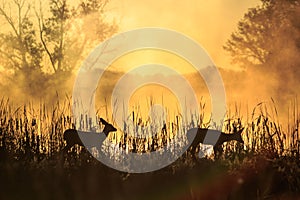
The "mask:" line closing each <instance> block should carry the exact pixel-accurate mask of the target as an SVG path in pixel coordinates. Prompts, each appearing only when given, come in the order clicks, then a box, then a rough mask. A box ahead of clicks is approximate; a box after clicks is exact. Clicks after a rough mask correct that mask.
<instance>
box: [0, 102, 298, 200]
mask: <svg viewBox="0 0 300 200" xmlns="http://www.w3.org/2000/svg"><path fill="white" fill-rule="evenodd" d="M69 102H70V101H69V100H68V99H66V101H65V102H57V104H56V105H54V106H51V107H47V106H46V105H44V104H40V105H39V107H38V108H36V107H34V106H33V105H31V104H28V105H24V106H21V107H17V108H14V106H13V105H12V103H10V102H9V100H6V99H2V100H1V102H0V137H1V144H0V174H1V175H0V177H1V180H0V184H1V192H0V198H1V199H199V198H200V199H208V198H209V199H227V198H229V199H265V198H272V199H274V198H275V199H276V198H279V199H296V198H299V197H300V157H299V155H300V142H299V141H300V140H299V139H300V136H299V133H298V126H299V120H298V113H297V110H296V109H294V111H293V112H292V113H291V117H290V119H289V126H288V127H287V128H286V131H285V130H284V129H283V128H282V127H281V126H280V124H279V122H278V121H277V111H276V109H275V107H272V106H268V105H264V104H259V105H257V107H255V108H254V109H253V112H252V114H251V116H249V117H247V119H243V118H242V117H241V116H239V114H238V112H237V111H236V112H233V113H232V114H230V113H228V116H227V119H226V121H225V124H224V127H223V130H224V131H226V132H233V130H234V129H236V128H240V127H245V129H244V132H243V139H244V141H245V144H244V145H241V144H238V143H235V142H229V143H227V144H224V145H223V154H222V156H220V157H219V158H217V159H216V158H214V157H213V156H212V155H211V156H210V155H207V156H206V157H205V158H202V159H196V160H195V159H193V157H192V156H191V155H190V153H189V152H186V153H185V154H184V155H183V156H182V157H180V158H179V159H178V160H177V161H176V162H175V163H172V164H171V165H170V166H168V167H166V168H163V169H161V170H158V171H155V172H150V173H145V174H128V173H124V172H118V171H116V170H114V169H111V168H109V167H107V166H105V165H103V164H101V163H100V162H98V161H97V160H96V159H94V158H93V157H92V156H91V155H90V154H89V153H88V152H87V151H86V150H84V149H81V148H79V147H75V148H73V149H72V150H71V151H70V152H69V153H68V154H62V153H61V149H62V148H63V147H64V145H65V144H64V141H63V138H62V133H63V132H64V130H65V129H67V128H71V127H72V126H73V119H72V117H71V116H72V115H71V112H70V103H69ZM135 117H136V119H135V118H134V120H133V121H136V123H137V124H138V123H140V120H137V119H138V118H137V117H138V116H137V115H135ZM201 119H203V115H202V114H201V115H200V116H199V120H197V125H198V126H204V125H205V124H204V123H203V121H202V120H201ZM176 123H177V126H178V122H176V121H175V122H174V124H175V125H176ZM170 124H171V123H170ZM168 131H170V128H169V129H168ZM113 139H115V137H114V136H112V137H111V138H109V140H113Z"/></svg>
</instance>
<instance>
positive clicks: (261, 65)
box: [224, 0, 300, 105]
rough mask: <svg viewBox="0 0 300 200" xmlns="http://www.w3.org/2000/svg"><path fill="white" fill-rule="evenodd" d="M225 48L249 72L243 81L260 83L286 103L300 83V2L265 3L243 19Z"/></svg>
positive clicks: (264, 0) (270, 0)
mask: <svg viewBox="0 0 300 200" xmlns="http://www.w3.org/2000/svg"><path fill="white" fill-rule="evenodd" d="M224 49H225V50H226V51H227V52H229V54H230V55H231V58H232V62H233V63H234V64H237V65H239V66H241V67H242V68H244V70H246V71H247V75H248V76H249V77H247V78H245V77H244V78H243V80H245V79H248V80H252V81H253V82H258V81H259V82H260V84H261V85H262V86H263V87H266V89H267V91H268V94H269V95H270V97H273V98H275V99H276V100H277V101H279V102H280V103H281V104H282V105H284V104H286V103H287V102H288V101H287V100H289V99H290V98H292V97H294V96H295V95H296V94H297V93H298V91H299V84H300V79H299V76H300V68H299V66H300V57H299V55H300V1H299V0H262V1H261V5H260V6H257V7H255V8H251V9H249V10H248V12H247V13H246V14H245V15H244V17H243V18H242V19H241V20H240V22H239V23H238V27H237V31H235V32H233V33H232V35H231V37H230V39H229V40H228V41H227V43H226V44H225V45H224ZM263 76H264V78H263ZM260 77H262V78H260ZM266 77H268V78H266ZM240 82H242V80H240ZM252 90H253V87H252V88H250V90H249V91H252ZM256 94H257V93H256Z"/></svg>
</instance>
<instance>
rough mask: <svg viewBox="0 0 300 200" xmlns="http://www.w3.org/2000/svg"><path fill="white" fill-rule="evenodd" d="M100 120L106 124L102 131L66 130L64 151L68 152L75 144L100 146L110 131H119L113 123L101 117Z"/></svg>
mask: <svg viewBox="0 0 300 200" xmlns="http://www.w3.org/2000/svg"><path fill="white" fill-rule="evenodd" d="M100 122H101V123H102V124H103V125H104V129H103V131H102V133H96V132H84V131H77V130H75V129H68V130H66V131H65V132H64V140H65V141H66V143H67V145H66V146H65V147H64V149H63V151H64V152H67V151H68V150H69V149H70V148H71V147H73V146H74V145H75V144H78V145H79V146H86V147H87V148H92V147H96V148H97V147H99V148H100V147H101V145H102V143H103V142H104V140H105V139H106V137H107V136H108V134H109V133H110V132H113V131H117V129H116V128H115V127H114V126H113V125H111V124H110V123H108V122H107V121H105V120H104V119H102V118H100Z"/></svg>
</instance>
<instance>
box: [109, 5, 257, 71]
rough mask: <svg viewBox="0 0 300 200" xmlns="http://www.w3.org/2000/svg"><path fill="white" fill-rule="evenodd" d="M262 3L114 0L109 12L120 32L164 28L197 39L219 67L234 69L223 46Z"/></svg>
mask: <svg viewBox="0 0 300 200" xmlns="http://www.w3.org/2000/svg"><path fill="white" fill-rule="evenodd" d="M259 2H260V1H259V0H245V1H241V0H211V1H207V0H187V1H175V0H160V1H158V0H155V1H145V0H126V1H124V0H112V1H111V2H110V5H109V8H108V10H109V12H112V13H113V16H115V17H116V19H117V22H118V23H119V27H120V31H119V32H122V31H128V30H131V29H136V28H141V27H164V28H168V29H173V30H176V31H178V32H180V33H183V34H185V35H187V36H188V37H191V38H193V39H194V40H196V41H197V42H198V43H199V44H200V45H202V47H203V48H205V49H206V51H207V52H208V53H209V55H210V56H211V57H212V59H213V61H214V63H215V64H216V65H217V66H219V67H224V68H232V67H231V66H230V59H229V56H226V54H225V52H224V51H223V49H222V45H224V44H225V42H226V40H227V39H228V38H229V37H230V34H231V33H232V31H234V30H235V29H236V26H237V23H238V21H239V20H240V19H241V18H242V17H243V15H244V13H245V12H246V11H247V10H248V8H250V7H254V6H257V5H259Z"/></svg>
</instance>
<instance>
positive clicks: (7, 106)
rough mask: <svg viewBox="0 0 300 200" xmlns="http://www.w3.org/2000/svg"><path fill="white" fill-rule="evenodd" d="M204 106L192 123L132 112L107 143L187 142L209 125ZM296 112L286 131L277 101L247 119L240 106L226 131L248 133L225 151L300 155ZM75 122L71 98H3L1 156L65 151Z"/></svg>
mask: <svg viewBox="0 0 300 200" xmlns="http://www.w3.org/2000/svg"><path fill="white" fill-rule="evenodd" d="M200 108H201V110H200V114H199V116H191V119H192V121H190V122H187V121H184V120H183V119H182V118H183V116H182V115H181V114H180V113H179V114H178V115H176V116H173V117H170V116H168V118H167V120H168V121H164V122H163V121H162V122H161V123H159V124H153V123H151V119H146V120H145V119H142V118H141V116H140V114H139V111H138V110H132V112H131V115H130V116H128V118H127V120H126V121H125V120H124V126H123V127H121V130H119V131H118V132H117V133H113V134H110V136H109V138H108V140H107V144H109V143H113V144H115V145H116V144H118V145H119V146H124V147H125V148H126V151H127V152H128V151H131V150H133V148H136V149H137V150H138V151H140V152H145V151H147V150H149V149H150V147H152V148H153V147H154V148H155V149H159V148H160V147H162V146H164V145H166V144H167V145H169V147H170V148H175V147H174V145H173V146H172V145H171V144H174V141H175V143H176V144H177V145H179V146H183V145H185V143H186V141H185V140H186V137H185V134H184V133H185V132H186V131H187V130H188V129H189V128H192V127H208V125H209V122H205V121H204V118H205V113H204V110H205V104H203V103H202V104H200ZM106 110H107V109H106ZM291 111H292V112H291ZM291 111H289V114H290V115H291V116H289V122H290V123H289V124H288V126H287V127H288V128H287V129H285V130H283V128H282V125H281V124H280V123H279V120H278V113H277V110H276V107H275V104H272V105H266V104H263V103H260V104H258V105H257V106H256V107H255V108H254V109H253V111H252V113H251V115H250V116H247V118H246V120H244V119H243V116H241V114H240V113H239V108H238V107H237V106H236V107H235V109H234V111H233V112H230V111H228V113H227V116H226V118H225V121H224V122H225V123H224V125H223V128H222V130H223V131H224V132H228V133H230V132H234V131H236V130H238V129H240V128H242V127H245V130H244V132H243V138H244V141H245V144H244V145H242V146H241V145H239V144H236V143H233V142H230V143H228V144H225V145H224V150H225V152H228V154H232V153H234V152H237V153H239V154H241V153H242V152H248V153H258V152H265V153H267V154H268V156H269V157H279V156H285V155H291V156H296V157H298V158H299V153H300V142H299V141H300V135H299V132H298V128H299V123H300V122H299V119H298V117H299V115H298V110H297V108H296V106H295V107H293V109H292V110H291ZM106 113H107V111H106ZM98 114H101V113H98ZM191 115H192V114H191ZM99 117H100V116H99ZM78 123H79V125H80V126H79V127H81V128H82V127H85V128H86V129H91V128H92V127H91V126H92V125H91V120H90V119H88V118H87V117H86V116H81V119H80V120H79V122H78ZM74 126H75V122H74V120H73V118H72V112H71V100H70V98H66V99H65V101H63V102H59V101H57V102H56V103H55V104H54V105H51V106H47V105H46V104H45V103H40V104H39V105H33V104H31V103H28V104H26V105H22V106H19V107H16V106H14V104H13V103H11V102H10V101H9V99H5V98H2V99H1V101H0V137H1V143H0V148H1V154H3V155H2V157H3V158H4V157H7V156H12V157H15V158H17V159H21V157H26V158H28V159H35V160H36V159H40V157H41V156H52V155H53V154H55V153H57V152H59V151H61V149H62V148H63V147H64V145H65V144H64V141H63V132H64V131H65V130H66V129H68V128H74ZM77 127H78V126H77ZM163 127H164V128H163ZM172 141H173V143H172ZM75 151H80V148H78V147H75ZM108 151H110V150H108ZM112 153H113V152H112ZM225 155H226V153H225Z"/></svg>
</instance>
